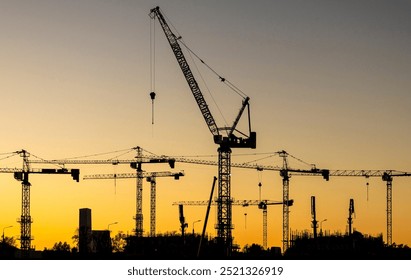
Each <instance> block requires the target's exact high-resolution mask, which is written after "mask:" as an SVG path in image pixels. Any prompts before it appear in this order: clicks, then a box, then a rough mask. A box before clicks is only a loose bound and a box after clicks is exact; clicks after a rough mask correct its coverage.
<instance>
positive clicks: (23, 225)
mask: <svg viewBox="0 0 411 280" xmlns="http://www.w3.org/2000/svg"><path fill="white" fill-rule="evenodd" d="M15 153H16V154H18V155H20V156H21V157H22V159H23V168H22V169H19V168H0V173H13V174H14V178H15V179H16V180H17V181H20V182H21V186H22V193H21V216H20V219H19V220H18V222H19V223H20V249H21V250H22V252H23V255H24V257H28V252H29V250H30V249H31V240H33V238H32V236H31V224H32V223H33V220H32V219H31V215H30V189H31V183H30V182H29V174H56V175H58V174H70V175H71V177H72V178H73V180H75V181H76V182H79V177H80V170H79V169H66V168H59V169H45V168H43V169H35V168H31V166H30V162H29V157H30V153H29V152H27V151H26V150H21V151H17V152H15Z"/></svg>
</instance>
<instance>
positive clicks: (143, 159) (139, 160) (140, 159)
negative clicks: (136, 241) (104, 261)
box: [30, 146, 175, 237]
mask: <svg viewBox="0 0 411 280" xmlns="http://www.w3.org/2000/svg"><path fill="white" fill-rule="evenodd" d="M133 150H136V152H137V156H136V157H135V159H134V160H121V159H114V160H113V159H109V160H101V159H94V160H87V159H82V160H81V159H72V160H67V159H66V160H33V161H30V162H31V163H43V164H45V163H47V164H57V165H73V164H74V165H82V164H93V165H101V164H112V165H118V164H129V165H130V166H131V167H132V168H134V169H136V170H137V190H136V216H135V217H134V219H135V221H136V228H135V234H136V236H137V237H142V236H143V179H142V178H143V177H142V176H141V174H142V172H143V170H142V164H147V163H168V164H169V165H170V167H171V168H174V164H175V160H174V159H173V158H160V157H151V156H147V155H144V154H143V149H142V148H141V147H139V146H137V147H134V148H133Z"/></svg>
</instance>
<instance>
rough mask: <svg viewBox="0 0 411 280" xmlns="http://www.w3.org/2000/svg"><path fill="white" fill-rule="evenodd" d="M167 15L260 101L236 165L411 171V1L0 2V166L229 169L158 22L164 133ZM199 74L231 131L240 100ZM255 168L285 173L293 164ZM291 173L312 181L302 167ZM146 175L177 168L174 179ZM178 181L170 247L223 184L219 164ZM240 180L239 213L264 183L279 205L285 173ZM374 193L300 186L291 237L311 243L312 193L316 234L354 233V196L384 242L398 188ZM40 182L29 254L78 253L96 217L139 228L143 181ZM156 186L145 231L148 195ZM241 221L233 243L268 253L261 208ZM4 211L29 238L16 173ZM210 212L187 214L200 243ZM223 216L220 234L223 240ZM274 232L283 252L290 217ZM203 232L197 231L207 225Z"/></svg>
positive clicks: (168, 224)
mask: <svg viewBox="0 0 411 280" xmlns="http://www.w3.org/2000/svg"><path fill="white" fill-rule="evenodd" d="M157 5H158V6H160V8H161V9H162V11H163V12H164V14H165V15H166V16H167V17H168V18H169V19H170V20H171V22H172V24H173V25H174V26H175V27H176V29H177V30H178V32H179V33H180V34H181V35H182V36H183V39H184V41H185V43H186V44H187V45H188V46H189V47H190V48H191V49H192V50H194V51H195V52H196V53H197V54H198V55H199V56H200V57H201V58H203V59H204V60H205V61H206V62H207V63H208V64H209V65H210V66H211V67H212V68H213V69H215V70H216V71H217V72H218V73H219V74H220V75H221V76H223V77H225V78H227V79H228V80H230V81H231V82H232V83H234V84H235V85H236V86H237V87H239V88H240V89H241V90H242V91H243V92H245V93H246V94H247V95H248V96H249V97H250V98H251V102H250V103H251V120H252V128H253V130H254V131H256V132H257V149H256V150H234V151H233V161H234V162H246V161H253V160H257V159H261V158H263V157H265V156H266V155H252V154H256V153H270V152H276V151H279V150H286V151H287V152H288V153H290V154H291V155H293V156H295V157H297V158H299V159H302V160H303V161H305V162H308V163H314V164H316V165H317V167H319V168H328V169H384V170H385V169H395V170H400V171H411V150H410V149H409V143H410V142H411V131H410V127H409V124H410V121H411V112H410V108H411V94H410V89H411V79H410V75H411V54H410V52H409V50H410V49H411V20H410V17H409V15H410V14H411V2H410V1H405V0H404V1H400V0H395V1H379V0H373V1H371V0H362V1H326V0H313V1H303V0H301V1H296V0H291V1H262V0H257V1H214V0H213V1H209V0H208V1H199V0H198V1H197V0H195V1H182V0H181V1H178V0H172V1H144V0H142V1H132V0H116V1H114V0H112V1H110V0H82V1H80V0H74V1H63V0H38V1H29V0H19V1H11V0H2V1H0V26H1V28H0V42H1V46H2V47H1V51H0V60H1V64H0V76H1V77H2V78H1V83H0V96H1V103H0V117H1V120H2V122H1V134H0V135H1V144H0V154H2V155H0V159H1V160H0V167H21V166H22V161H21V159H20V157H19V156H15V157H11V158H7V159H5V157H7V155H6V153H8V152H13V151H17V150H21V149H26V150H28V151H29V152H31V153H32V154H33V155H36V156H38V157H40V158H46V159H60V158H73V157H78V156H83V155H93V154H100V153H105V152H111V151H118V150H124V149H129V148H131V147H134V146H141V147H143V148H144V149H146V150H148V151H151V152H153V153H155V154H158V155H162V154H165V155H184V156H195V155H211V156H213V157H208V158H207V159H211V160H213V159H214V160H216V159H217V158H216V155H217V146H216V145H215V144H214V143H213V140H212V135H211V134H210V132H209V130H208V128H207V126H206V124H205V123H204V120H203V118H202V116H201V114H200V111H199V110H198V108H197V105H196V103H195V101H194V99H193V97H192V94H191V92H190V91H189V88H188V86H187V84H186V82H185V79H184V77H183V75H182V73H181V71H180V70H179V67H178V64H177V62H176V61H175V58H174V55H173V53H172V52H171V49H170V47H169V45H168V43H167V41H166V39H165V36H164V34H163V33H162V30H161V29H160V26H159V25H158V23H157V24H156V29H155V30H156V32H155V33H156V34H155V38H156V41H155V42H156V75H155V78H156V83H155V91H156V93H157V98H156V100H155V109H154V116H155V118H154V119H155V123H154V125H152V123H151V113H152V112H151V100H150V98H149V92H150V91H151V90H152V88H151V83H150V18H149V16H148V14H149V11H150V9H151V8H153V7H155V6H157ZM189 63H192V62H191V61H189ZM197 63H198V62H197ZM197 65H198V66H199V68H200V72H201V73H202V75H203V76H204V77H205V78H206V79H207V85H208V86H209V87H210V91H211V94H212V96H213V97H214V99H215V100H216V103H217V104H218V106H219V109H220V110H221V111H222V112H223V114H224V117H225V119H226V120H227V122H228V124H231V123H232V121H233V120H234V118H235V115H236V113H237V112H238V110H239V108H240V106H241V99H240V98H239V97H238V96H237V95H235V94H232V93H231V92H229V91H228V90H227V88H226V87H224V86H222V85H221V83H220V82H218V80H217V79H216V77H215V76H212V75H210V74H209V73H208V72H207V71H206V69H202V66H201V65H200V64H199V63H198V64H197ZM192 68H194V67H193V66H192ZM195 75H196V73H195ZM197 78H198V77H197ZM198 80H199V81H200V79H199V78H198ZM209 80H210V82H208V81H209ZM200 86H202V84H200ZM203 92H204V95H205V98H206V99H207V102H208V103H209V105H210V110H211V111H212V113H213V115H214V117H215V119H216V120H217V124H219V125H220V126H222V125H224V123H223V121H222V120H223V119H222V117H221V116H220V114H219V110H218V109H217V107H216V106H215V104H214V103H213V102H212V101H211V99H210V94H209V93H208V92H207V91H206V90H205V89H204V88H203ZM244 120H245V118H244ZM240 127H242V128H244V127H245V124H244V123H241V124H240ZM240 154H248V156H240ZM109 156H111V155H107V157H109ZM107 157H104V156H103V158H107ZM127 157H128V158H132V157H133V153H132V152H131V153H129V154H127V155H126V156H125V158H127ZM257 162H258V163H261V164H269V165H280V164H281V159H280V158H279V157H277V156H273V157H270V158H268V159H267V160H260V161H257ZM290 165H291V167H294V168H309V166H307V165H304V164H302V163H301V162H299V161H296V160H294V159H290ZM33 167H40V166H33ZM70 167H72V168H75V167H73V166H70ZM79 168H81V174H82V175H85V174H95V173H114V172H132V170H131V169H130V168H128V167H121V166H117V167H113V166H79ZM145 169H146V170H147V171H163V170H169V169H168V166H163V165H158V166H147V168H145ZM176 169H177V170H184V171H185V172H186V176H185V177H183V178H181V180H180V181H176V182H175V181H174V180H172V179H169V178H159V179H158V181H157V186H158V190H157V195H158V200H157V205H158V208H157V231H158V232H160V233H164V232H172V231H178V230H179V221H178V209H177V207H176V206H172V205H171V204H172V202H174V201H181V200H206V199H208V196H209V191H210V188H211V183H212V177H213V176H215V175H217V168H216V167H212V166H200V165H196V166H192V165H187V164H177V166H176ZM232 175H233V176H232V196H233V198H235V199H258V183H259V182H260V181H261V182H262V184H263V187H262V193H263V195H262V196H263V198H266V199H271V200H278V201H279V200H281V199H282V185H281V177H280V176H279V174H278V173H277V172H269V171H265V172H262V173H261V174H259V173H258V172H257V171H255V170H236V169H235V170H233V174H232ZM366 182H367V180H366V179H364V178H341V177H332V178H331V180H330V181H329V182H324V181H323V180H322V179H321V178H314V177H297V176H295V177H292V178H291V180H290V198H292V199H294V200H295V204H294V206H292V208H291V213H290V228H291V229H292V230H299V231H302V230H310V229H311V227H310V223H311V216H310V197H311V196H312V195H314V196H316V199H317V218H318V220H324V219H327V221H326V222H323V229H326V230H331V231H339V232H342V233H344V232H345V231H346V227H347V217H348V206H349V199H350V198H354V200H355V206H356V207H355V208H356V209H355V210H356V218H355V220H354V227H355V228H356V229H357V230H359V231H361V232H362V233H365V234H371V235H377V234H380V233H382V234H383V235H384V240H386V236H385V235H386V198H385V195H386V188H385V183H384V182H383V181H382V180H381V179H380V178H371V179H369V180H368V182H369V188H368V196H367V188H366ZM31 183H32V189H31V215H32V218H33V220H34V223H33V224H32V235H33V236H34V241H33V242H32V245H34V246H36V248H37V249H40V250H42V249H43V248H44V247H48V248H50V247H52V246H53V244H54V243H55V242H58V241H68V242H71V236H72V235H73V234H74V231H75V229H76V228H77V227H78V209H79V208H83V207H87V208H91V209H92V215H93V228H94V229H106V228H107V226H108V224H110V223H112V222H118V224H117V225H113V226H111V227H110V229H111V230H113V232H114V233H116V232H117V231H119V230H121V231H124V232H129V233H131V231H132V229H134V220H133V219H132V217H133V216H134V215H135V181H134V180H121V181H120V180H118V181H117V183H116V186H115V185H114V182H113V181H83V180H81V182H80V183H76V182H74V181H73V180H71V178H70V176H51V175H50V176H44V175H32V176H31ZM144 184H145V185H144V189H145V191H144V202H143V207H144V229H145V232H148V231H149V184H148V183H144ZM409 197H411V178H410V179H408V178H394V182H393V242H396V243H397V244H401V243H402V244H408V245H411V227H410V226H409V223H410V222H411V220H410V218H409V215H408V213H410V212H411V206H410V205H411V204H410V203H409V200H408V198H409ZM213 211H214V210H213ZM233 212H234V213H233V223H234V226H235V229H234V230H233V235H234V238H235V239H234V242H235V243H238V244H240V245H241V246H244V245H245V244H251V243H260V244H261V242H262V213H261V212H260V210H258V209H257V207H254V208H251V207H250V208H248V209H246V208H241V207H237V208H234V209H233ZM0 213H1V216H0V217H1V218H0V229H1V228H4V227H6V226H9V225H13V227H12V228H9V229H7V230H6V235H13V236H15V237H18V236H19V234H20V230H19V224H18V223H16V220H17V218H19V216H20V215H21V186H20V183H19V182H17V181H15V180H14V179H13V176H12V175H11V174H0ZM244 213H247V222H246V220H245V218H244V217H245V215H244ZM204 214H205V209H204V208H201V207H196V208H193V207H192V208H189V207H186V208H185V216H186V220H187V222H188V224H189V228H188V230H189V231H190V232H191V231H192V222H193V221H195V220H199V219H201V220H203V219H204ZM212 215H214V216H211V217H212V219H211V220H210V226H209V233H210V234H211V235H215V231H214V230H213V225H214V223H216V219H215V212H214V213H213V214H212ZM268 220H269V227H268V235H269V236H268V245H269V246H281V238H282V236H281V235H282V230H281V227H282V213H281V207H279V206H272V207H270V208H269V210H268ZM195 230H196V231H197V232H200V230H201V223H197V224H196V227H195Z"/></svg>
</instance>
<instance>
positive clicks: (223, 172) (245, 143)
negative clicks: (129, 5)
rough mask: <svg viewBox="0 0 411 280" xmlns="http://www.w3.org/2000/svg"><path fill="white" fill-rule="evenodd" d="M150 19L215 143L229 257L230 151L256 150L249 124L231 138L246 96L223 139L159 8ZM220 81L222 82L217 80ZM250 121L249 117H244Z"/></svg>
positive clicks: (222, 239)
mask: <svg viewBox="0 0 411 280" xmlns="http://www.w3.org/2000/svg"><path fill="white" fill-rule="evenodd" d="M150 17H151V18H152V19H155V18H157V19H158V21H159V22H160V25H161V27H162V29H163V31H164V34H165V35H166V37H167V40H168V42H169V44H170V47H171V49H172V51H173V53H174V55H175V57H176V59H177V62H178V64H179V66H180V68H181V71H182V72H183V74H184V77H185V79H186V81H187V83H188V86H189V87H190V90H191V92H192V94H193V96H194V99H195V100H196V102H197V105H198V107H199V109H200V111H201V114H202V115H203V118H204V120H205V122H206V124H207V126H208V128H209V130H210V132H211V134H212V135H213V140H214V143H215V144H218V145H220V147H219V148H218V198H217V204H218V206H217V220H218V222H217V226H216V228H217V238H218V242H219V244H220V246H221V248H222V252H221V253H222V254H223V255H225V256H229V255H231V250H232V235H231V230H232V228H233V226H232V223H231V217H232V211H231V202H232V199H231V148H252V149H255V148H256V133H255V132H251V125H250V120H249V129H250V131H249V136H248V137H246V138H242V137H237V136H235V135H234V130H236V126H237V124H238V122H239V120H240V118H241V116H242V114H243V112H244V110H245V108H246V107H247V108H248V112H249V102H248V101H249V98H248V97H246V98H245V99H244V100H243V103H242V107H241V109H240V112H239V114H238V116H237V117H236V119H235V121H234V123H233V125H232V127H231V128H227V130H228V133H227V136H226V137H223V136H222V135H221V134H220V131H219V128H218V126H217V124H216V122H215V120H214V117H213V115H212V114H211V112H210V110H209V108H208V105H207V103H206V101H205V99H204V96H203V94H202V92H201V89H200V87H199V86H198V83H197V81H196V79H195V77H194V75H193V73H192V71H191V69H190V66H189V65H188V63H187V60H186V58H185V56H184V53H183V51H182V49H181V47H180V44H179V43H178V40H179V39H180V38H179V37H177V36H176V35H175V34H174V33H173V32H172V31H171V29H170V26H169V25H168V23H167V22H166V20H165V18H164V16H163V14H162V13H161V11H160V8H159V7H155V8H153V9H151V11H150ZM220 79H221V81H225V79H224V78H221V77H220ZM248 117H249V118H250V115H249V116H248Z"/></svg>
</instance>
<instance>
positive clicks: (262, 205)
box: [173, 199, 294, 249]
mask: <svg viewBox="0 0 411 280" xmlns="http://www.w3.org/2000/svg"><path fill="white" fill-rule="evenodd" d="M208 203H209V201H201V200H199V201H179V202H173V205H186V206H207V205H208ZM293 203H294V200H292V199H291V200H289V201H288V202H287V204H288V206H292V205H293ZM281 204H283V202H282V201H272V200H266V199H264V200H233V201H232V203H231V205H233V206H243V207H248V206H251V205H255V206H258V209H261V210H262V212H263V247H264V248H265V249H267V235H268V234H267V208H268V206H269V205H281ZM211 205H217V202H216V201H212V202H211Z"/></svg>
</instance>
